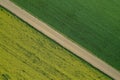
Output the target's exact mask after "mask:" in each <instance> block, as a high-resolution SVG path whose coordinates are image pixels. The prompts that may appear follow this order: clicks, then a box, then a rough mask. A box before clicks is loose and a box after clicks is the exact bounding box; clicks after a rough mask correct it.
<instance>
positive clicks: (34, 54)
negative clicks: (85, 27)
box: [0, 7, 111, 80]
mask: <svg viewBox="0 0 120 80" xmlns="http://www.w3.org/2000/svg"><path fill="white" fill-rule="evenodd" d="M0 80H111V79H110V78H109V77H107V76H106V75H105V74H103V73H101V72H100V71H98V70H97V69H95V68H93V67H92V66H90V65H89V64H88V63H86V62H85V61H83V60H82V59H80V58H78V57H76V56H74V55H73V54H72V53H70V52H69V51H67V50H65V49H64V48H63V47H61V46H59V45H58V44H57V43H55V42H54V41H52V40H51V39H49V38H48V37H46V36H45V35H43V34H42V33H40V32H38V31H37V30H35V29H34V28H32V27H31V26H29V25H28V24H26V23H24V22H22V21H21V20H19V19H18V18H17V17H15V16H13V15H12V14H11V13H9V12H7V11H6V10H5V9H3V8H2V7H0Z"/></svg>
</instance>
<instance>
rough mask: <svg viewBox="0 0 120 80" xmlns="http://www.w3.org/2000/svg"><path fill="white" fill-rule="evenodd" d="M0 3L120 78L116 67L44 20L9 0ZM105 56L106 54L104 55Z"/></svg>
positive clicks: (0, 0)
mask: <svg viewBox="0 0 120 80" xmlns="http://www.w3.org/2000/svg"><path fill="white" fill-rule="evenodd" d="M0 5H1V6H3V7H4V8H6V9H8V10H9V11H10V12H12V13H14V14H15V15H16V16H18V17H19V18H21V19H22V20H24V21H25V22H27V23H28V24H30V25H31V26H33V27H34V28H35V29H37V30H38V31H40V32H42V33H43V34H45V35H46V36H48V37H50V38H51V39H53V40H54V41H56V42H57V43H58V44H60V45H61V46H63V47H64V48H66V49H68V50H69V51H71V52H73V53H74V54H75V55H77V56H78V57H81V58H82V59H84V60H85V61H87V62H88V63H89V64H91V65H93V66H94V67H96V68H97V69H99V70H100V71H102V72H104V73H105V74H107V75H108V76H110V77H112V78H113V79H115V80H120V72H119V71H117V70H116V69H114V68H112V67H111V66H109V65H108V64H107V63H105V62H104V61H102V60H100V59H99V58H97V57H96V56H94V55H92V53H90V52H88V51H86V50H85V49H84V48H82V47H80V46H78V45H77V44H75V43H74V42H72V41H71V40H69V39H67V38H66V37H64V36H63V35H61V34H60V33H58V32H57V31H55V30H54V29H52V28H50V27H49V26H48V25H47V24H45V23H44V22H42V21H40V20H38V19H37V18H35V17H34V16H32V15H31V14H29V13H28V12H26V11H25V10H23V9H21V8H20V7H18V6H17V5H15V4H14V3H12V2H11V1H9V0H0ZM106 57H107V56H106Z"/></svg>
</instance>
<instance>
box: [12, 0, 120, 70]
mask: <svg viewBox="0 0 120 80" xmlns="http://www.w3.org/2000/svg"><path fill="white" fill-rule="evenodd" d="M11 1H13V2H15V3H16V4H18V5H19V6H21V7H22V8H24V9H25V10H27V11H28V12H30V13H32V14H33V15H34V16H36V17H38V18H39V19H41V20H43V21H44V22H46V23H47V24H49V25H51V26H52V27H53V28H54V29H56V30H58V31H60V32H61V33H63V34H64V35H65V36H67V37H68V38H70V39H72V40H73V41H75V42H77V43H78V44H80V45H82V46H83V47H85V48H86V49H88V50H90V51H91V52H93V54H95V55H97V56H98V57H99V58H101V59H102V60H104V61H106V62H107V63H109V64H110V65H112V66H113V67H115V68H116V69H118V70H120V0H59V1H58V0H25V1H24V0H11Z"/></svg>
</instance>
